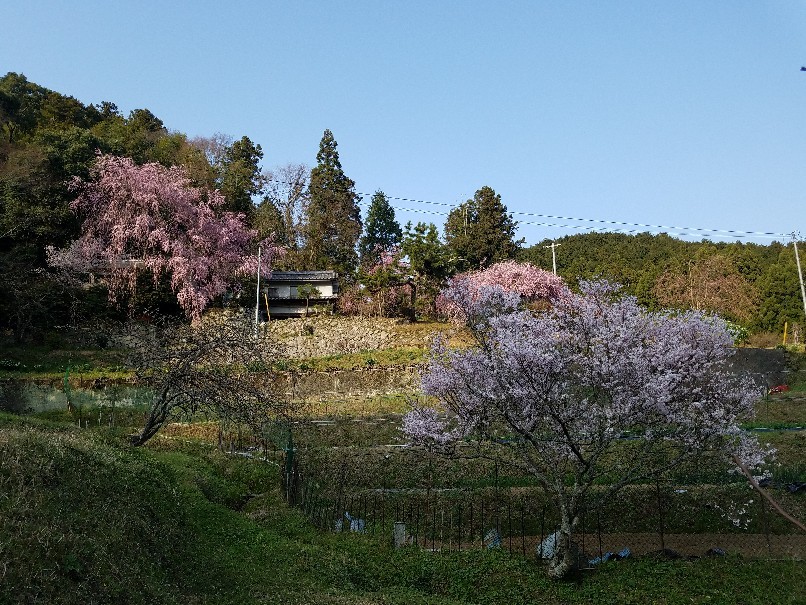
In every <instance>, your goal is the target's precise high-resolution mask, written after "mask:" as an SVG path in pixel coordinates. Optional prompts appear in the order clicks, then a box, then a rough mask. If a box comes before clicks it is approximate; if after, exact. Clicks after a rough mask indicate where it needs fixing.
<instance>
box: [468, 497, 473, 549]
mask: <svg viewBox="0 0 806 605" xmlns="http://www.w3.org/2000/svg"><path fill="white" fill-rule="evenodd" d="M468 526H469V529H468V532H467V541H468V543H469V544H470V547H471V548H472V547H473V502H472V501H471V502H470V520H469V523H468Z"/></svg>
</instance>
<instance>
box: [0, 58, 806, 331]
mask: <svg viewBox="0 0 806 605" xmlns="http://www.w3.org/2000/svg"><path fill="white" fill-rule="evenodd" d="M215 129H216V125H215V124H211V125H210V130H211V131H212V132H214V131H215ZM314 151H315V150H314V149H313V148H312V149H311V157H312V159H313V158H314V157H315V158H316V165H315V166H313V167H312V168H311V167H308V166H304V165H291V164H286V165H283V164H282V158H267V163H268V164H269V165H271V166H274V167H273V168H266V167H265V166H264V165H263V161H264V154H263V150H262V148H261V145H260V144H258V143H256V142H253V141H252V140H251V139H250V138H249V137H248V136H245V135H243V134H241V135H240V138H235V137H230V136H227V135H222V134H214V135H211V136H209V137H203V138H194V139H190V138H189V137H188V136H186V135H185V134H183V133H181V132H176V131H172V130H170V128H169V127H168V126H166V125H165V124H163V122H162V121H161V120H160V119H159V118H158V117H157V116H155V115H154V114H153V113H152V112H151V111H149V110H148V109H145V108H143V109H135V110H133V111H131V112H129V114H128V115H123V114H122V113H121V112H120V111H119V109H118V107H117V106H116V105H115V103H113V102H110V101H101V102H97V103H95V104H84V103H82V102H81V101H79V100H77V99H75V98H73V97H70V96H67V95H64V94H61V93H59V92H56V91H53V90H49V89H47V88H45V87H43V86H40V85H38V84H35V83H33V82H30V81H28V80H27V79H26V78H25V76H23V75H20V74H16V73H8V74H6V75H5V76H3V77H0V330H2V331H3V333H4V334H5V335H6V336H7V337H12V338H13V339H14V340H16V341H17V342H23V341H29V340H31V339H40V338H42V337H43V335H44V334H45V333H47V332H48V331H49V330H50V329H51V328H52V327H54V326H65V325H73V326H75V325H78V324H79V323H81V322H82V321H87V320H91V321H94V320H96V319H98V318H99V317H106V316H120V315H122V314H142V313H143V312H144V310H154V309H156V310H158V312H161V313H171V314H177V315H180V314H181V313H182V309H181V308H180V305H181V303H179V304H178V302H177V294H178V291H179V287H178V286H177V285H176V283H175V281H174V278H175V275H176V274H175V273H174V274H171V271H170V270H165V271H163V272H162V273H160V272H157V273H155V272H154V271H152V272H151V273H150V274H149V273H148V271H145V272H141V273H139V274H138V275H137V277H136V279H134V280H131V283H130V284H129V288H128V290H127V291H126V292H125V293H123V294H120V295H119V296H117V303H118V304H117V305H110V304H108V302H107V292H106V291H105V290H104V289H103V288H102V287H100V288H99V287H96V288H87V287H85V286H86V284H84V285H82V284H80V283H79V282H77V281H75V280H74V279H71V276H70V275H68V274H66V273H65V272H63V271H58V270H56V269H55V268H54V267H53V266H51V265H49V264H48V260H47V256H46V248H47V247H48V246H53V247H55V248H56V249H63V248H66V247H68V246H69V245H70V244H71V243H72V242H74V241H76V240H77V239H78V238H79V237H80V236H82V225H84V226H86V225H87V224H88V223H87V221H88V220H89V221H90V222H91V220H92V216H91V215H88V214H87V212H84V213H83V214H82V209H86V208H87V207H88V206H89V205H88V204H86V203H84V204H83V205H82V204H78V205H77V206H76V208H74V209H71V207H70V204H71V203H72V202H74V201H75V200H76V199H77V198H78V197H79V195H80V192H81V191H82V189H81V188H80V187H78V186H76V183H77V182H79V183H87V182H93V181H98V182H102V180H101V178H100V177H99V175H98V171H99V169H98V166H99V165H101V166H103V165H110V160H106V161H105V162H106V163H105V164H104V163H103V162H102V161H101V160H100V158H103V157H112V156H115V157H124V158H130V159H131V161H132V165H133V166H144V165H147V164H149V163H153V164H154V165H155V166H162V167H166V168H167V167H173V166H178V167H181V169H182V171H183V172H181V174H182V175H183V176H182V179H184V180H182V179H180V181H179V186H180V187H185V188H193V191H194V193H193V195H192V196H190V197H189V198H188V199H198V200H201V201H202V202H203V203H206V204H208V205H209V204H210V203H211V202H210V200H223V201H221V202H220V203H219V204H218V205H214V207H213V206H211V208H213V209H212V210H211V211H212V212H214V213H216V215H217V219H221V218H222V217H223V216H224V214H225V213H234V214H232V215H228V216H232V217H238V218H237V220H238V221H240V224H241V225H242V227H243V229H245V230H246V231H244V234H245V235H244V245H245V246H246V248H244V249H243V250H242V251H241V252H244V253H249V254H254V252H255V250H256V248H257V244H258V242H260V241H265V238H267V237H272V238H273V242H275V243H276V244H279V245H280V246H282V247H283V248H284V249H285V254H284V255H283V256H282V257H279V258H275V259H274V263H275V265H274V266H275V267H281V268H283V269H336V270H337V271H339V273H340V275H341V278H342V281H343V284H342V286H343V292H344V293H345V295H344V297H343V300H344V304H343V306H342V310H343V311H344V312H367V311H366V310H367V309H370V310H373V311H371V312H378V313H381V314H387V315H395V314H400V315H405V316H408V315H409V314H411V313H413V312H414V311H416V312H417V314H419V315H421V316H422V315H428V314H430V313H433V312H434V309H435V306H434V304H433V302H434V297H435V296H436V293H438V291H439V289H440V287H441V285H442V284H443V283H444V280H445V279H447V278H448V277H450V276H451V275H453V274H455V273H457V272H458V271H465V270H474V269H479V268H484V267H487V266H489V265H490V264H491V263H493V262H498V261H501V260H506V259H509V258H513V257H514V258H518V259H520V260H526V261H530V262H532V263H535V264H537V265H538V266H540V267H542V268H544V269H551V267H552V257H551V250H550V249H548V248H546V246H547V245H548V244H550V243H552V242H550V241H544V242H540V243H538V244H535V245H533V246H531V247H524V244H523V242H522V241H517V240H516V239H515V237H516V236H515V228H516V222H515V220H513V217H512V215H511V214H510V213H509V212H508V210H507V207H506V205H505V204H504V201H502V200H501V196H500V195H499V194H497V193H496V192H495V191H494V190H493V189H492V188H491V187H489V186H487V185H482V184H469V185H471V186H473V185H477V186H479V189H478V190H477V191H476V194H475V195H474V197H473V198H471V199H468V200H467V201H466V202H464V203H462V204H460V205H458V206H457V207H456V208H454V209H453V210H452V211H451V212H450V215H449V216H448V217H447V220H446V223H445V225H442V226H437V225H433V224H427V223H419V224H417V225H412V224H408V225H406V226H405V227H404V228H401V226H400V224H399V223H398V222H397V221H396V220H395V216H394V208H393V206H392V204H391V201H390V198H388V197H387V196H386V195H385V194H384V193H383V192H382V191H377V192H376V193H375V195H374V196H373V197H372V202H371V204H370V205H369V207H368V212H367V213H366V215H365V217H363V218H362V213H361V208H360V201H361V199H360V198H361V196H360V195H359V194H358V193H357V192H356V190H355V183H354V181H353V180H351V179H350V178H349V177H348V176H347V175H345V174H344V171H343V170H342V166H341V162H340V159H339V154H338V151H337V143H336V140H335V138H334V136H333V133H331V132H330V131H329V130H327V131H325V132H324V135H323V137H322V140H321V142H320V145H319V151H318V153H317V154H316V155H315V156H314ZM149 170H150V171H151V172H149V174H155V171H156V172H159V170H158V169H157V168H151V169H149ZM130 172H131V173H132V174H134V175H137V178H142V175H143V174H146V171H143V172H137V171H136V170H135V169H131V170H130ZM133 178H134V177H133ZM77 179H78V180H77ZM412 188H413V189H414V190H416V183H414V184H413V185H412ZM84 191H86V189H84ZM85 201H86V200H85ZM793 218H794V217H793ZM210 224H212V223H210ZM208 226H209V224H208ZM439 227H441V228H442V231H443V232H444V234H445V236H444V238H441V237H440V236H439V233H438V228H439ZM179 229H180V231H181V229H182V227H181V225H180V227H179ZM247 235H248V237H247ZM555 243H557V244H560V246H559V247H557V248H555V251H556V253H557V270H558V273H559V275H561V276H562V277H564V278H565V279H566V280H567V281H568V282H569V283H570V284H571V285H572V286H574V285H576V284H577V283H578V281H579V280H580V279H583V278H589V277H596V276H599V277H606V278H608V279H611V280H614V281H617V282H620V283H622V284H623V285H624V286H625V287H626V289H627V291H629V292H630V293H633V294H635V295H636V296H637V297H638V299H639V300H640V301H641V302H642V303H643V304H645V305H648V306H649V307H652V308H658V307H680V308H689V307H693V308H698V309H704V310H708V311H713V312H717V313H719V314H721V315H723V316H724V317H726V318H728V319H730V320H731V321H733V322H736V323H737V324H740V325H741V326H743V327H744V328H747V329H749V330H750V331H753V332H774V333H780V332H782V331H783V328H784V324H785V323H786V322H788V325H789V333H790V334H791V335H793V336H794V335H796V336H797V337H798V338H800V339H801V340H802V338H803V335H802V331H803V329H802V327H803V324H804V318H803V307H802V302H801V300H800V291H799V285H798V277H797V271H796V266H795V257H794V253H793V248H792V245H791V244H789V243H787V242H773V243H771V244H769V245H761V244H756V243H743V242H735V243H711V242H707V241H703V242H686V241H682V240H678V239H675V238H673V237H670V236H668V235H665V234H660V235H652V234H648V233H644V234H638V235H625V234H620V233H587V234H583V235H573V236H567V237H564V238H562V239H560V240H556V242H555ZM805 249H806V248H805ZM127 252H128V254H129V257H135V256H136V255H135V254H134V252H135V249H132V250H128V251H127V250H125V249H124V250H123V253H124V256H125V255H126V253H127ZM359 253H360V254H359ZM166 254H167V252H166ZM169 260H170V259H166V262H165V263H163V264H158V265H155V266H165V267H171V266H174V265H175V263H174V265H172V264H171V263H170V262H167V261H169ZM401 261H404V262H402V263H401ZM224 277H226V278H227V279H229V280H230V281H233V282H236V283H237V281H238V279H240V280H241V282H243V279H244V277H243V275H241V276H240V277H237V276H233V275H228V276H224ZM359 284H363V285H364V286H365V288H366V289H365V290H362V289H360V288H359ZM406 285H410V286H411V287H412V289H414V288H416V294H417V298H416V305H415V304H414V303H415V297H414V296H413V295H412V294H409V295H408V298H407V299H406V298H405V296H403V294H402V293H403V292H404V290H403V289H402V288H401V286H406ZM220 289H221V288H219V290H220ZM236 289H237V287H236ZM219 290H215V291H212V293H210V294H209V295H208V296H207V299H205V300H204V303H205V304H207V303H208V302H210V303H211V304H220V303H221V297H220V293H219ZM245 291H249V289H246V290H245ZM367 292H369V293H370V294H371V297H370V298H372V299H373V300H372V301H371V304H369V305H365V306H364V307H362V306H361V303H362V301H364V300H365V299H367V296H366V293H367ZM208 299H209V300H208ZM252 300H253V301H254V298H252ZM407 301H408V302H407ZM243 302H244V304H249V302H248V300H247V299H244V300H243ZM406 305H409V307H407V306H406ZM411 306H415V307H416V308H410V307H411ZM374 310H377V311H374ZM793 330H794V332H793Z"/></svg>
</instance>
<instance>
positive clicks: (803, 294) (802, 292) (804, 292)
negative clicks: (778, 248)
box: [792, 233, 806, 315]
mask: <svg viewBox="0 0 806 605" xmlns="http://www.w3.org/2000/svg"><path fill="white" fill-rule="evenodd" d="M792 247H793V248H795V264H796V265H797V266H798V279H799V280H800V297H801V299H802V300H803V313H804V315H806V288H804V287H803V272H802V271H801V269H800V256H799V255H798V239H797V237H796V236H795V234H794V233H793V234H792Z"/></svg>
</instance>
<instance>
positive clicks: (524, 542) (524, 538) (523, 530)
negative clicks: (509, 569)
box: [521, 496, 526, 557]
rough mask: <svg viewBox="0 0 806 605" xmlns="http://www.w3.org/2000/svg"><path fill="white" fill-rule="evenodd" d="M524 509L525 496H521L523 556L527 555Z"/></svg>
mask: <svg viewBox="0 0 806 605" xmlns="http://www.w3.org/2000/svg"><path fill="white" fill-rule="evenodd" d="M523 516H524V510H523V496H521V550H522V551H523V556H524V557H525V556H526V528H525V526H524V522H523Z"/></svg>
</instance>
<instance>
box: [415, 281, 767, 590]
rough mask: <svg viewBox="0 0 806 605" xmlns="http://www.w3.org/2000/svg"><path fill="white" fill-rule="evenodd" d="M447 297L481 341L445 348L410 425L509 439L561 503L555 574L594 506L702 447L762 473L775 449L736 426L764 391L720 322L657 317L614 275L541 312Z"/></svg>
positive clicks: (452, 442) (425, 380) (445, 440)
mask: <svg viewBox="0 0 806 605" xmlns="http://www.w3.org/2000/svg"><path fill="white" fill-rule="evenodd" d="M446 296H447V297H448V299H449V300H450V301H451V302H452V303H453V304H455V305H457V306H458V307H459V308H460V309H462V311H463V313H464V315H465V317H466V318H467V325H468V327H469V328H470V330H471V332H472V334H473V335H474V337H475V346H472V347H470V348H468V349H462V350H450V349H448V348H447V347H446V346H445V345H444V344H443V343H437V344H436V345H435V348H434V350H433V352H432V356H431V360H430V364H429V366H428V368H427V370H426V371H425V372H424V374H423V377H422V390H423V392H424V393H425V394H426V395H429V396H431V397H433V398H435V399H436V400H437V402H438V407H435V408H432V407H425V406H422V407H415V408H414V409H413V410H412V411H411V412H409V413H408V414H407V415H406V416H405V418H404V430H405V432H406V433H407V434H408V435H409V436H410V437H411V438H412V439H413V440H414V441H415V443H419V444H423V445H426V446H429V447H432V448H434V449H437V450H438V451H442V452H445V453H456V452H460V453H461V451H463V450H464V451H468V450H467V449H466V448H467V447H468V446H469V444H470V443H473V442H476V443H482V442H484V443H488V444H489V445H487V446H486V447H491V448H507V449H508V450H509V454H510V455H508V456H507V457H506V458H507V459H508V460H511V462H512V464H514V465H516V466H517V467H518V468H520V469H522V470H524V471H526V472H528V473H530V474H531V475H532V476H533V477H534V478H535V479H536V481H537V482H538V484H539V485H540V486H541V487H542V488H543V490H545V492H546V494H547V495H548V496H549V498H550V499H551V500H553V502H554V504H555V505H556V507H557V509H558V511H559V518H560V527H559V530H558V534H556V535H557V545H558V548H557V549H556V552H555V555H554V558H553V559H552V560H551V563H550V565H549V574H550V575H551V576H553V577H563V576H565V575H567V574H568V573H569V572H570V570H571V569H572V568H573V565H574V554H573V553H574V548H573V537H574V534H575V532H576V530H577V527H578V526H579V524H580V518H581V513H582V511H583V510H585V509H586V507H587V510H591V509H592V508H595V507H596V506H597V505H598V503H601V502H602V501H603V500H604V499H605V498H608V497H609V496H611V495H612V494H613V493H614V492H615V491H617V490H619V489H620V488H622V487H623V486H625V485H627V484H630V483H635V482H638V481H641V480H647V479H653V478H657V477H660V476H661V475H662V474H663V473H665V472H667V471H668V470H670V469H671V468H673V467H675V466H677V465H680V464H682V463H685V462H691V461H693V460H697V459H698V458H699V457H700V456H706V455H707V456H711V455H714V453H716V454H718V455H722V454H725V455H726V459H727V460H730V459H731V458H732V456H737V458H736V459H737V460H740V461H741V462H742V464H744V465H746V466H747V467H748V468H754V469H757V468H758V467H759V466H760V465H761V464H763V462H764V460H765V456H766V455H767V454H768V453H770V452H767V451H765V450H764V449H763V448H762V447H761V446H760V445H759V444H758V442H757V441H756V439H755V438H754V437H752V436H751V435H749V434H747V433H745V432H744V431H742V430H741V429H740V427H739V422H740V420H742V419H744V418H746V417H749V416H751V415H752V413H753V404H754V402H755V401H757V400H758V398H759V397H760V395H761V393H759V392H758V391H757V389H756V388H755V387H753V385H752V384H751V383H750V382H749V381H748V380H745V379H741V378H739V377H737V376H734V375H732V374H730V373H728V372H727V371H726V370H725V361H726V359H727V358H728V357H729V356H730V355H731V353H732V346H731V344H732V339H731V337H730V335H729V334H728V332H727V330H726V329H725V324H724V322H723V321H722V320H720V319H718V318H715V317H712V316H708V315H705V314H703V313H701V312H697V311H688V312H680V313H671V312H669V313H661V312H649V311H646V310H645V309H643V308H642V307H640V306H639V305H638V304H637V302H636V300H635V298H633V297H627V296H625V297H620V296H618V294H617V291H616V289H615V288H614V287H612V286H610V285H608V284H607V283H605V282H593V283H583V285H582V293H581V294H572V293H565V295H564V296H559V297H556V298H554V300H553V304H552V305H551V307H550V308H549V309H545V310H540V311H534V310H529V309H526V308H524V306H523V304H522V300H521V296H520V295H519V294H518V293H515V292H507V291H505V290H503V289H502V288H501V287H492V288H490V287H483V288H477V287H476V286H475V285H474V284H473V283H472V282H471V281H470V280H460V281H454V282H453V284H452V286H451V288H450V289H449V290H448V291H447V292H446ZM625 437H630V438H629V439H625ZM468 442H470V443H468ZM594 484H597V487H596V488H594V487H593V486H594ZM600 484H606V485H607V487H600V486H599V485H600Z"/></svg>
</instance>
